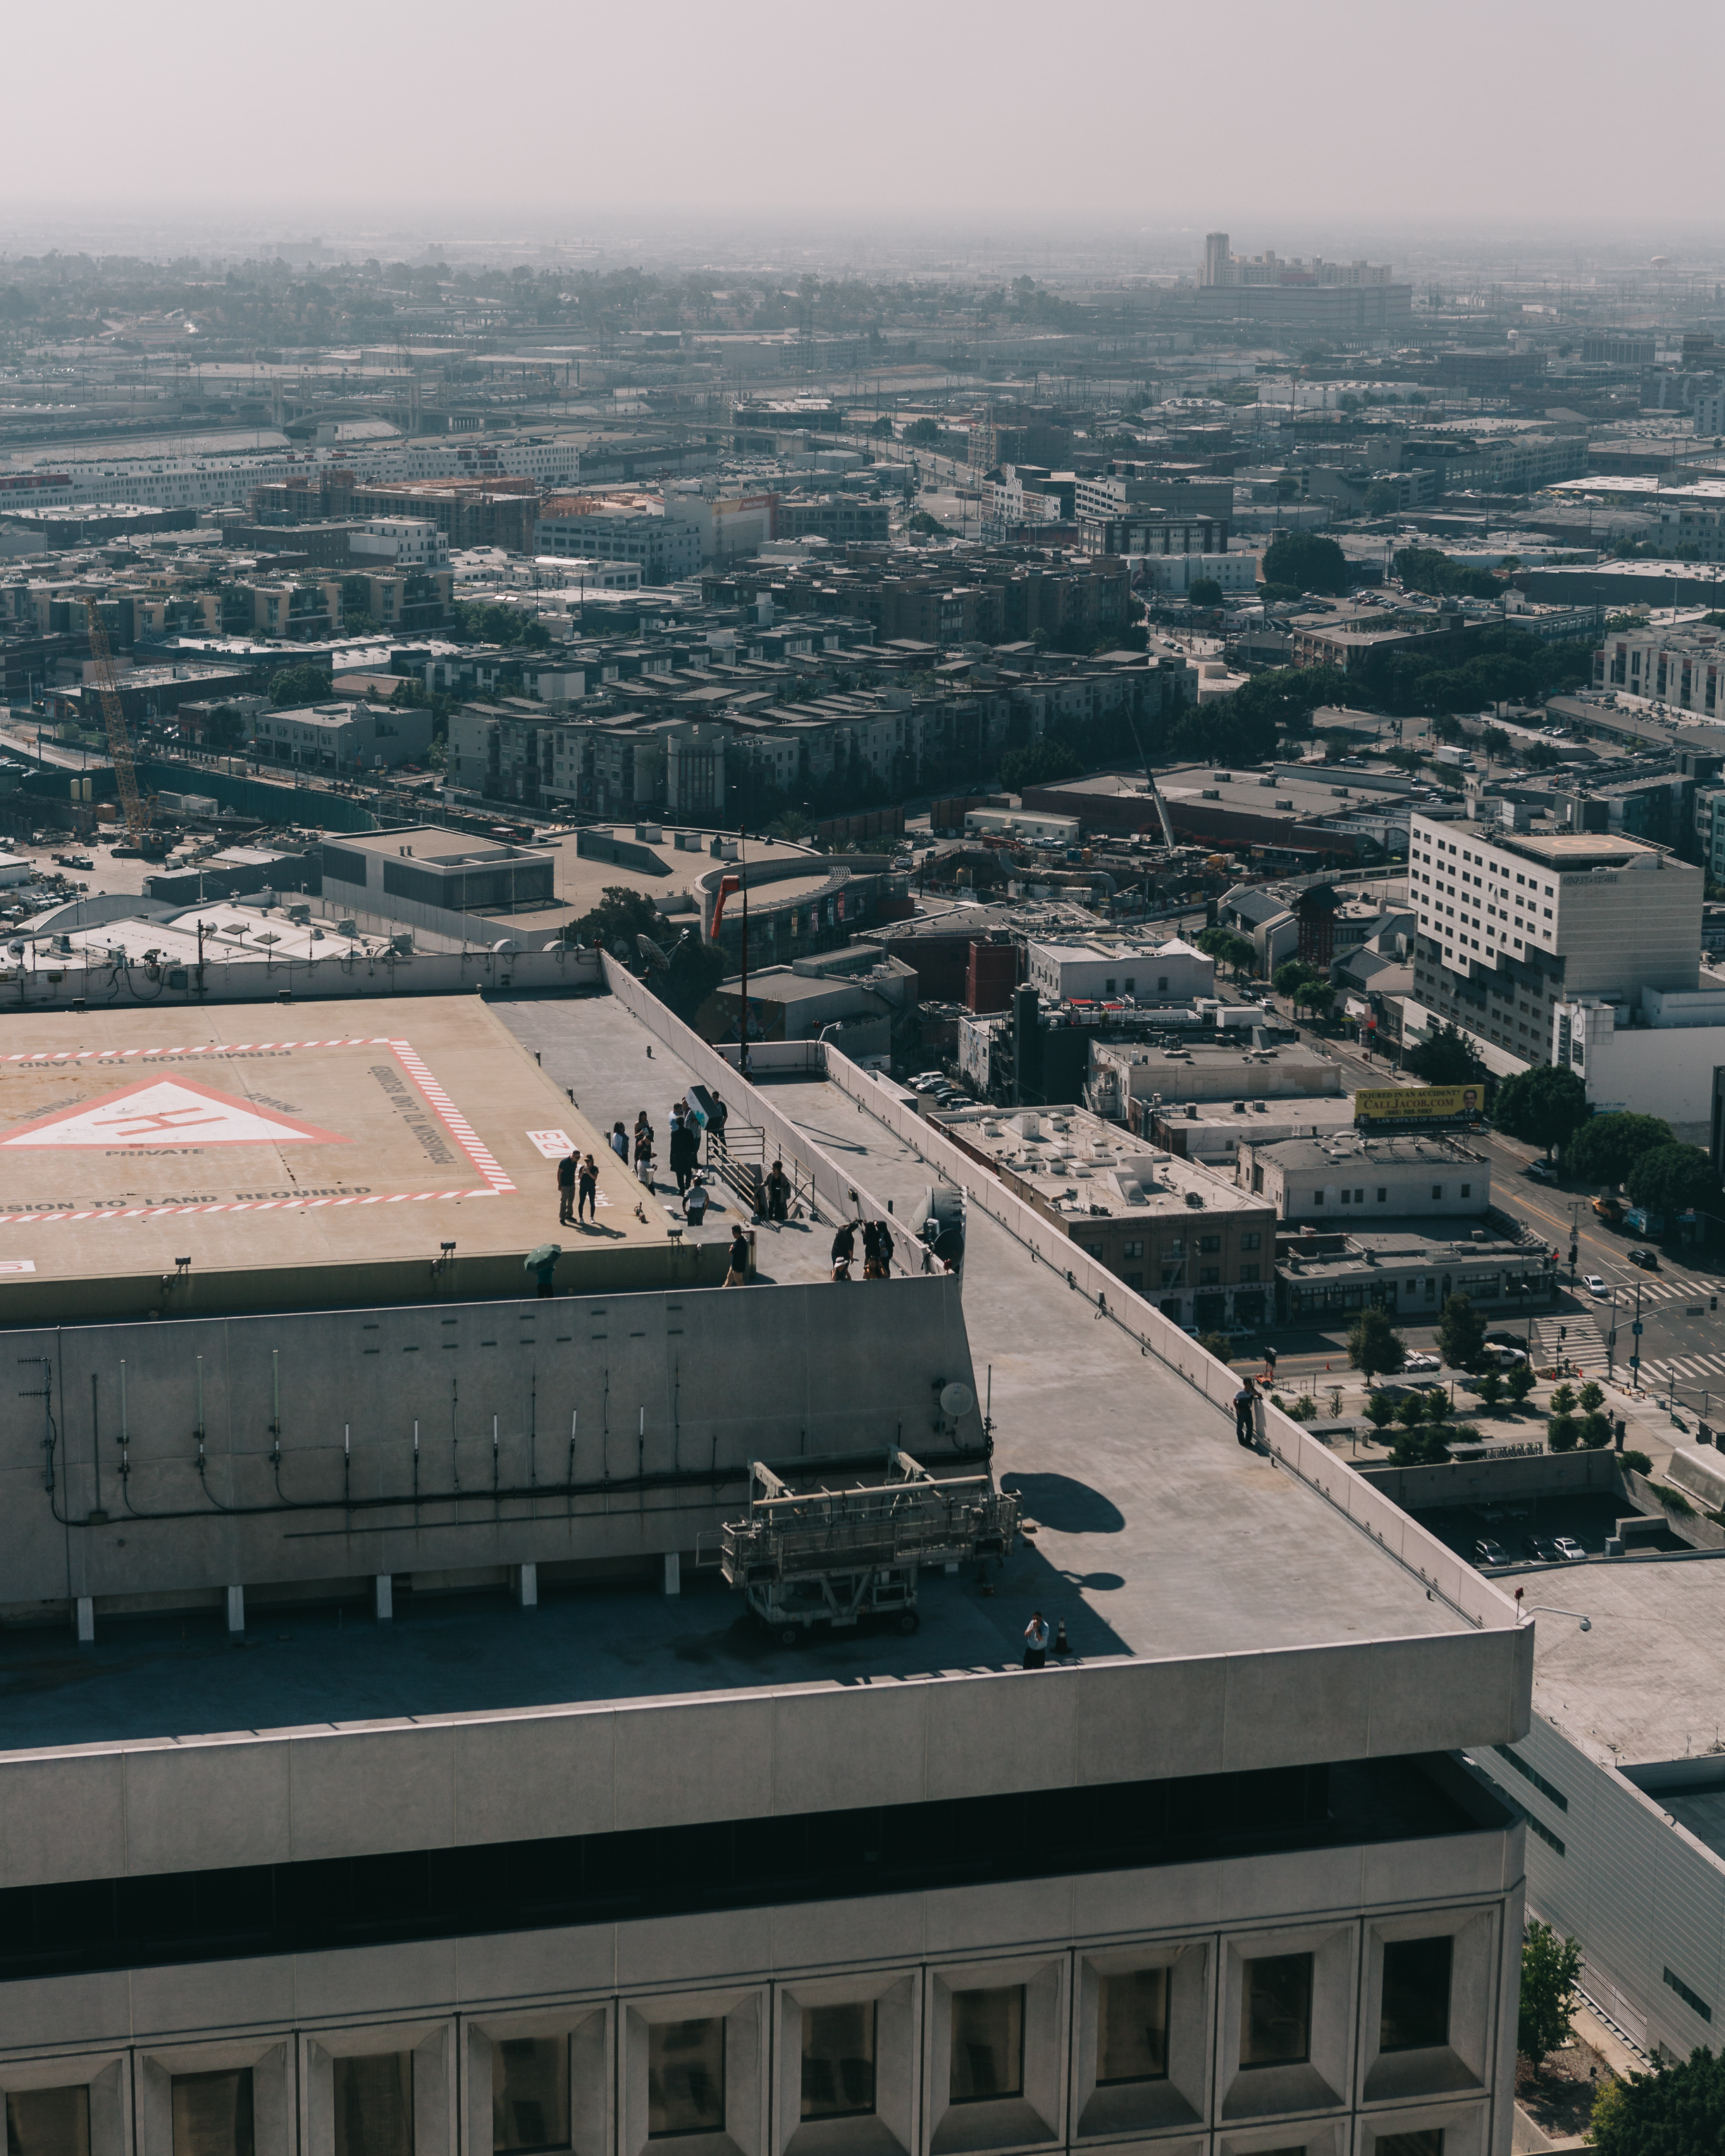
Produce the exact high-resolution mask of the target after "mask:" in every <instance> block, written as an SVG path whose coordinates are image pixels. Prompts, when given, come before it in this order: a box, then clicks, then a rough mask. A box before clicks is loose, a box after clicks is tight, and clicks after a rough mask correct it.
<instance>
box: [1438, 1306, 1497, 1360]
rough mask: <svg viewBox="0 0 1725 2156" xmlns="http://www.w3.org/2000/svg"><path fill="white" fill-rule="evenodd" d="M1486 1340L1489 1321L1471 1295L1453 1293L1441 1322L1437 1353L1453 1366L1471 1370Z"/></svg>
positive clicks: (1445, 1307)
mask: <svg viewBox="0 0 1725 2156" xmlns="http://www.w3.org/2000/svg"><path fill="white" fill-rule="evenodd" d="M1485 1344H1486V1321H1485V1319H1484V1318H1483V1317H1481V1315H1480V1313H1479V1312H1478V1311H1476V1309H1475V1308H1474V1306H1473V1298H1472V1296H1469V1295H1452V1296H1450V1298H1449V1300H1448V1301H1447V1302H1445V1305H1444V1314H1443V1317H1442V1319H1441V1320H1440V1322H1439V1325H1438V1353H1440V1355H1441V1356H1442V1357H1443V1358H1444V1360H1445V1362H1446V1363H1448V1364H1449V1366H1450V1368H1451V1369H1452V1370H1471V1368H1473V1366H1474V1364H1475V1363H1476V1362H1477V1361H1478V1360H1479V1356H1480V1350H1481V1348H1482V1347H1484V1346H1485Z"/></svg>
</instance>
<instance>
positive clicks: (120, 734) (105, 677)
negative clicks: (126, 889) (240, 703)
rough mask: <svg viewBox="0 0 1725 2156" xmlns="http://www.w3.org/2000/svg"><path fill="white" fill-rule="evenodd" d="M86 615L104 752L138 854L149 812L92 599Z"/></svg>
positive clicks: (147, 836) (144, 844) (143, 848)
mask: <svg viewBox="0 0 1725 2156" xmlns="http://www.w3.org/2000/svg"><path fill="white" fill-rule="evenodd" d="M84 609H85V613H86V614H87V615H88V616H89V618H90V658H91V660H92V661H93V663H94V665H95V685H96V694H97V695H98V696H100V698H101V700H102V716H103V718H104V719H105V721H106V722H107V727H108V753H109V754H110V756H111V757H113V759H114V777H115V778H116V781H117V783H118V784H119V788H120V813H121V815H122V816H124V817H125V819H126V833H127V835H128V836H129V837H130V838H131V842H132V844H134V845H135V846H136V847H137V849H138V850H139V851H140V852H141V853H142V852H147V851H149V850H150V849H151V833H150V811H149V809H148V808H146V807H145V805H144V798H143V796H142V794H141V793H139V791H138V772H137V765H136V762H134V761H133V758H132V752H131V736H130V735H129V734H128V733H127V731H126V712H125V710H124V709H123V707H122V706H121V701H120V690H119V687H118V685H116V681H115V680H114V654H113V653H112V651H111V650H110V649H109V645H108V632H107V630H106V629H105V628H104V626H103V625H102V617H101V614H100V611H99V610H98V608H97V606H96V603H95V600H94V599H86V600H85V602H84Z"/></svg>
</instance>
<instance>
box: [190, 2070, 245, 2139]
mask: <svg viewBox="0 0 1725 2156" xmlns="http://www.w3.org/2000/svg"><path fill="white" fill-rule="evenodd" d="M171 2107H172V2113H173V2135H174V2151H173V2156H253V2147H254V2143H253V2137H252V2070H251V2068H250V2067H249V2066H242V2067H240V2068H239V2071H237V2072H234V2073H226V2074H176V2075H175V2076H174V2077H173V2087H172V2092H171Z"/></svg>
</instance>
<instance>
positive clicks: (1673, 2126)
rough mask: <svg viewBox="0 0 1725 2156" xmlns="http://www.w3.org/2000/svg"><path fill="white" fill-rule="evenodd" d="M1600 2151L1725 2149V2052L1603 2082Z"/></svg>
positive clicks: (1597, 2108)
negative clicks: (1624, 2078)
mask: <svg viewBox="0 0 1725 2156" xmlns="http://www.w3.org/2000/svg"><path fill="white" fill-rule="evenodd" d="M1593 2143H1594V2148H1595V2149H1596V2150H1597V2151H1598V2152H1599V2156H1692V2152H1696V2156H1698V2152H1700V2151H1702V2150H1703V2149H1708V2150H1717V2149H1721V2148H1725V2051H1721V2052H1720V2054H1719V2056H1717V2058H1716V2057H1715V2056H1713V2054H1712V2051H1708V2050H1707V2049H1706V2048H1705V2047H1703V2048H1702V2049H1701V2050H1699V2051H1692V2052H1691V2053H1690V2054H1689V2056H1688V2057H1687V2058H1686V2060H1685V2061H1683V2062H1682V2064H1681V2066H1660V2067H1657V2068H1656V2070H1655V2071H1653V2072H1652V2073H1651V2074H1630V2076H1628V2078H1627V2079H1626V2080H1624V2081H1608V2082H1602V2083H1601V2084H1600V2087H1599V2093H1598V2095H1597V2096H1595V2097H1594V2115H1593Z"/></svg>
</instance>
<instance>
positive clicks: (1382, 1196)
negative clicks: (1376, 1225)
mask: <svg viewBox="0 0 1725 2156" xmlns="http://www.w3.org/2000/svg"><path fill="white" fill-rule="evenodd" d="M1378 1204H1380V1205H1387V1204H1389V1189H1388V1188H1387V1186H1386V1185H1384V1183H1379V1184H1378Z"/></svg>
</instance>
